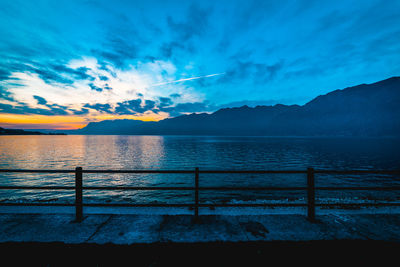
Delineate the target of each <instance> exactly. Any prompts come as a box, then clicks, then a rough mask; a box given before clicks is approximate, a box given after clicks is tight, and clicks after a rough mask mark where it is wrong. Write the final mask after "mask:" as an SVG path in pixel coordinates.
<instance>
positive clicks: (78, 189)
mask: <svg viewBox="0 0 400 267" xmlns="http://www.w3.org/2000/svg"><path fill="white" fill-rule="evenodd" d="M75 216H76V222H81V221H82V219H83V203H82V167H76V168H75Z"/></svg>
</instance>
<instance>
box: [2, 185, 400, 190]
mask: <svg viewBox="0 0 400 267" xmlns="http://www.w3.org/2000/svg"><path fill="white" fill-rule="evenodd" d="M2 189H3V190H17V189H21V190H74V189H75V187H74V186H0V190H2ZM82 189H83V190H195V187H183V186H182V187H173V186H162V187H161V186H160V187H149V186H142V187H141V186H84V187H82ZM198 189H199V190H200V191H211V190H213V191H236V190H237V191H294V190H299V191H301V190H307V187H229V186H228V187H227V186H221V187H215V186H209V187H199V188H198ZM315 189H316V190H332V191H340V190H372V191H385V190H389V191H391V190H394V191H395V190H400V186H392V187H389V186H385V187H376V186H374V187H372V186H370V187H368V186H367V187H356V186H349V187H344V186H341V187H331V186H324V187H315Z"/></svg>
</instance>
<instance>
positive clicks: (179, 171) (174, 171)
mask: <svg viewBox="0 0 400 267" xmlns="http://www.w3.org/2000/svg"><path fill="white" fill-rule="evenodd" d="M82 173H176V174H179V173H194V171H191V170H85V169H84V170H82Z"/></svg>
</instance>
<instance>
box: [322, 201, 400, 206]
mask: <svg viewBox="0 0 400 267" xmlns="http://www.w3.org/2000/svg"><path fill="white" fill-rule="evenodd" d="M315 206H320V207H337V206H341V207H355V206H358V207H374V206H376V207H379V206H381V207H391V206H400V202H398V203H316V204H315Z"/></svg>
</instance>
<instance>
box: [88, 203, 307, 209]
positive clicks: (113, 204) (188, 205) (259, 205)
mask: <svg viewBox="0 0 400 267" xmlns="http://www.w3.org/2000/svg"><path fill="white" fill-rule="evenodd" d="M198 205H199V207H210V208H212V207H305V206H307V204H305V203H293V204H289V203H254V204H218V203H217V204H198ZM83 206H87V207H194V206H195V204H166V203H153V204H150V203H149V204H147V203H144V204H129V203H111V204H100V203H86V204H85V203H84V204H83Z"/></svg>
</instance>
